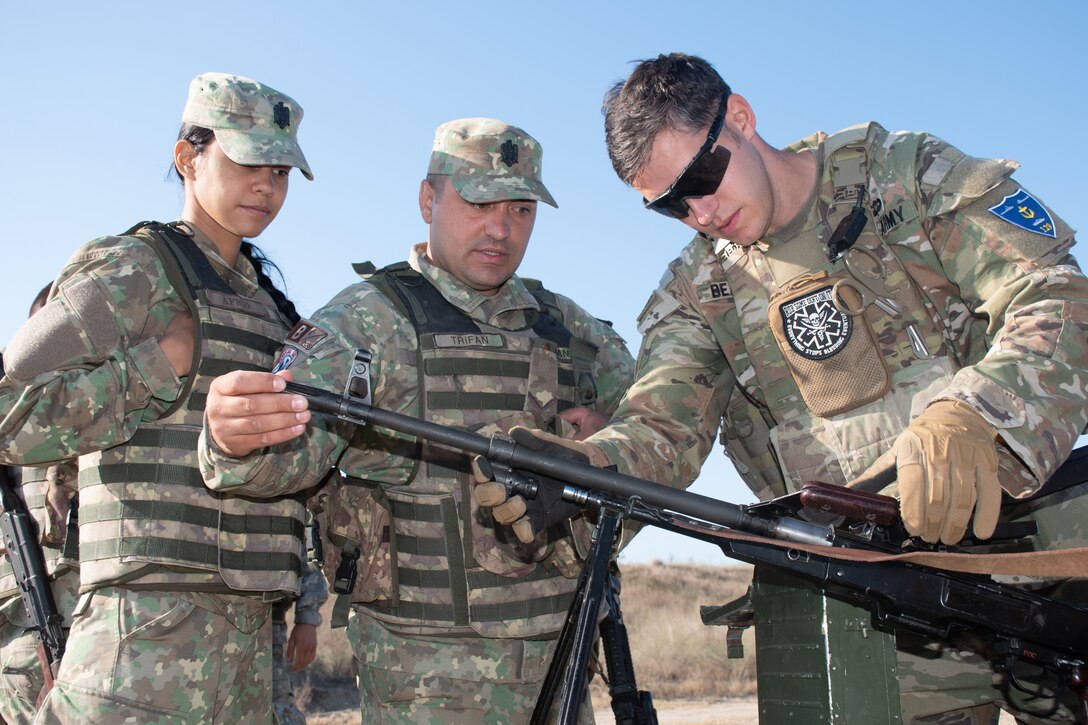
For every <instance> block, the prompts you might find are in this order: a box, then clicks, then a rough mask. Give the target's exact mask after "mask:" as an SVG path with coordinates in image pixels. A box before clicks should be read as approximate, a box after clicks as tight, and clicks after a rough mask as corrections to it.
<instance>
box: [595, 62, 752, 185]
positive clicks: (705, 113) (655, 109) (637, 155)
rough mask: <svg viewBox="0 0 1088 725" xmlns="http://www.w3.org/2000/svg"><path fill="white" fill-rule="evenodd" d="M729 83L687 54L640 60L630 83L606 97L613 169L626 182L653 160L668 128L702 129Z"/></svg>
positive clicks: (606, 132)
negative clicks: (653, 151) (654, 150)
mask: <svg viewBox="0 0 1088 725" xmlns="http://www.w3.org/2000/svg"><path fill="white" fill-rule="evenodd" d="M730 92H731V91H730V89H729V84H727V83H726V82H725V81H724V80H722V77H721V76H720V75H718V72H717V71H716V70H714V67H713V66H712V65H710V63H707V62H706V61H705V60H703V59H702V58H699V57H697V56H694V55H685V54H683V53H669V54H668V55H659V56H657V57H656V58H654V59H653V60H643V61H638V65H637V66H636V67H635V70H634V71H632V73H631V75H630V76H629V77H628V78H627V80H626V81H621V82H619V83H616V84H615V85H614V86H612V88H610V89H609V90H608V92H607V93H606V94H605V96H604V102H603V104H602V106H601V112H602V113H603V114H604V138H605V144H606V145H607V147H608V158H609V159H610V160H611V161H612V168H613V169H615V170H616V174H617V175H618V176H619V177H620V179H621V180H622V181H623V182H624V183H625V184H631V183H632V182H633V181H634V179H635V176H637V175H638V173H639V172H640V171H642V169H643V168H644V167H645V166H646V164H647V163H648V162H649V160H650V151H651V149H652V148H653V143H654V140H655V139H656V138H657V134H658V133H660V132H661V131H662V130H663V129H665V128H670V129H674V130H677V131H684V132H687V133H698V132H700V131H702V130H703V129H705V128H706V127H707V126H709V125H710V124H711V122H712V121H713V120H714V115H715V114H716V113H717V112H718V105H719V103H720V102H721V99H722V96H725V95H729V93H730Z"/></svg>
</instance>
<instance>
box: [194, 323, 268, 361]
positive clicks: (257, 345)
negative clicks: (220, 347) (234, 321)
mask: <svg viewBox="0 0 1088 725" xmlns="http://www.w3.org/2000/svg"><path fill="white" fill-rule="evenodd" d="M204 328H205V329H204V330H203V333H204V336H205V337H206V338H207V339H208V340H216V341H218V342H232V343H235V344H237V345H241V346H242V347H248V348H250V349H252V350H258V351H260V352H263V353H265V354H267V355H274V354H276V353H277V352H278V351H279V349H280V347H282V346H283V340H280V339H274V338H271V337H267V336H265V335H261V334H258V333H256V332H249V331H247V330H238V329H235V328H233V327H227V326H226V325H217V324H214V323H212V324H208V325H204Z"/></svg>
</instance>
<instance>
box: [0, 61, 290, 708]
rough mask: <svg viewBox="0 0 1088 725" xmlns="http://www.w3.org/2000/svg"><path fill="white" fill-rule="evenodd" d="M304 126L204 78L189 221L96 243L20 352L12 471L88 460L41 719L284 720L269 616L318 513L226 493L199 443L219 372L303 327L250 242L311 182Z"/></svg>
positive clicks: (5, 424)
mask: <svg viewBox="0 0 1088 725" xmlns="http://www.w3.org/2000/svg"><path fill="white" fill-rule="evenodd" d="M301 120H302V109H301V108H300V107H299V106H298V104H296V103H295V102H294V101H293V100H292V99H291V98H289V97H288V96H285V95H283V94H282V93H279V92H278V91H275V90H273V89H272V88H269V87H268V86H265V85H262V84H260V83H258V82H256V81H253V80H250V79H248V78H242V77H239V76H233V75H226V74H223V73H205V74H203V75H200V76H198V77H197V78H195V79H194V80H193V82H192V84H191V86H190V89H189V99H188V101H187V103H186V105H185V110H184V112H183V114H182V127H181V132H180V134H179V138H178V140H177V142H176V144H175V145H174V157H173V160H174V167H175V169H176V171H177V173H178V175H179V177H180V178H181V179H182V184H183V186H184V194H185V197H184V198H185V201H184V206H183V208H182V211H181V218H180V220H179V221H175V222H172V223H170V224H160V223H157V222H141V223H140V224H138V225H136V226H135V227H133V228H132V229H130V230H129V231H127V232H125V233H124V234H122V235H120V236H107V237H102V238H99V239H96V240H94V241H92V242H90V243H88V244H86V245H84V246H83V247H82V248H80V249H79V250H78V251H77V252H76V253H75V255H74V256H73V257H72V258H71V259H70V260H69V262H68V264H67V265H66V266H65V267H64V269H62V270H61V273H60V276H59V277H58V278H57V280H56V282H55V283H54V285H53V288H52V296H51V298H50V300H49V302H48V303H47V304H46V305H45V307H44V308H42V309H41V310H40V311H39V312H37V313H36V314H35V315H34V316H33V317H32V318H31V319H30V320H29V321H28V322H27V323H26V324H25V325H24V327H23V328H22V329H21V330H20V331H19V332H18V333H17V334H16V336H15V338H14V340H13V341H12V342H11V344H10V345H9V346H8V348H7V350H6V351H5V355H4V363H5V372H6V375H5V377H4V378H3V380H2V381H0V410H2V411H3V412H4V418H3V420H2V421H0V459H2V460H3V461H4V462H6V463H12V464H43V463H52V462H56V461H62V460H64V459H70V458H73V457H75V456H79V469H80V470H79V502H80V512H79V519H80V520H79V524H80V526H79V554H80V590H81V592H82V594H81V597H80V600H79V603H78V604H77V605H76V607H75V610H74V613H73V615H72V630H71V635H70V638H69V641H68V648H67V651H66V652H65V655H64V658H63V661H62V664H61V668H60V672H59V675H58V678H57V680H56V686H55V687H54V688H53V690H52V691H51V692H50V693H49V696H48V698H47V699H46V701H45V703H44V704H43V706H42V709H41V710H39V712H38V715H37V721H39V722H47V723H54V722H64V723H75V722H79V723H92V722H102V723H118V722H140V723H153V722H268V721H269V720H270V719H271V717H272V701H271V683H272V668H271V653H272V639H271V631H272V626H271V614H270V609H271V606H270V602H271V601H273V600H276V599H279V598H283V597H287V596H294V595H295V594H297V592H298V586H299V578H300V576H301V572H302V565H303V561H302V551H303V547H304V545H303V539H302V533H303V526H304V520H305V517H304V511H303V506H302V504H301V503H300V502H298V501H296V500H294V499H289V498H284V499H267V500H263V501H255V500H252V499H242V498H237V497H223V496H218V495H215V494H212V493H211V492H209V491H208V490H207V489H206V488H205V487H204V486H202V485H201V481H200V474H199V472H198V470H197V465H198V462H197V455H196V444H197V438H198V435H199V430H200V425H201V421H202V419H203V415H204V411H203V408H204V400H205V398H206V395H207V391H208V386H209V385H210V382H211V375H212V374H214V373H215V372H218V371H222V370H223V369H233V368H239V367H240V368H244V369H262V368H266V367H267V366H269V365H271V364H272V362H273V358H272V354H273V353H274V352H275V350H276V349H277V347H278V341H279V340H280V339H282V337H283V334H284V333H285V332H286V331H287V330H289V329H290V327H291V325H293V324H294V323H295V322H296V321H297V320H298V315H297V314H296V313H295V312H294V307H293V306H292V305H291V303H290V302H289V301H287V299H286V298H285V297H284V295H283V293H282V292H280V291H279V290H277V289H275V288H274V287H273V286H272V283H271V281H270V279H269V276H268V274H267V272H266V270H265V269H264V267H265V265H266V264H269V263H268V262H267V260H266V259H265V258H264V257H263V255H262V254H260V252H259V251H258V250H257V249H256V248H255V247H253V245H252V244H251V243H250V242H248V241H245V240H246V239H247V238H252V237H256V236H258V235H259V234H260V233H261V232H263V231H264V230H265V228H266V227H267V226H268V225H269V224H270V223H271V222H272V220H273V219H274V218H275V217H276V215H277V213H278V212H279V210H280V208H281V207H282V205H283V202H284V199H285V198H286V195H287V179H288V174H289V172H290V171H291V168H292V167H297V168H299V169H300V170H301V171H302V173H303V174H304V175H305V176H306V177H307V178H311V174H310V169H309V166H308V165H307V163H306V159H305V157H304V156H303V155H302V151H301V149H300V148H299V146H298V140H297V137H296V131H297V128H298V124H299V122H300V121H301ZM194 484H195V485H194Z"/></svg>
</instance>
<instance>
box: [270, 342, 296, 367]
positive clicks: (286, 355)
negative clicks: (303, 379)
mask: <svg viewBox="0 0 1088 725" xmlns="http://www.w3.org/2000/svg"><path fill="white" fill-rule="evenodd" d="M297 357H298V350H296V349H295V348H293V347H291V346H290V345H287V346H285V347H284V348H283V352H281V353H280V356H279V359H278V360H276V364H275V365H273V366H272V372H274V373H278V372H280V371H281V370H286V369H287V368H289V367H291V363H293V362H294V361H295V358H297Z"/></svg>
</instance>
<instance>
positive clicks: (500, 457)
mask: <svg viewBox="0 0 1088 725" xmlns="http://www.w3.org/2000/svg"><path fill="white" fill-rule="evenodd" d="M284 392H287V393H294V394H296V395H302V396H304V397H305V398H306V399H307V400H308V401H309V403H310V408H311V410H316V411H319V412H321V413H326V414H329V415H334V416H337V417H338V418H342V419H343V420H347V421H350V422H353V423H358V424H362V425H367V424H373V425H377V426H381V427H382V428H389V429H391V430H395V431H399V432H401V433H406V434H408V435H412V436H416V437H418V438H424V439H426V440H429V441H431V442H432V443H438V444H441V445H444V446H449V447H450V448H456V449H458V450H462V451H467V452H469V453H475V454H477V455H481V456H484V457H486V458H488V459H489V460H491V461H495V462H498V463H502V464H505V465H507V466H510V467H511V468H517V469H521V470H525V471H531V472H533V473H538V474H541V475H543V476H548V477H550V478H554V479H556V480H559V481H564V482H566V483H570V484H572V485H575V486H586V487H588V488H592V489H594V490H596V491H601V492H603V493H606V494H609V495H611V496H614V497H617V498H620V499H625V500H630V499H632V498H637V499H639V500H641V501H643V502H645V503H647V504H649V505H651V506H656V507H659V508H662V509H665V510H668V511H674V512H676V513H680V514H684V515H686V516H690V517H692V518H695V519H699V520H702V521H708V522H710V523H713V524H718V525H720V526H727V527H729V528H731V529H736V530H738V531H744V532H747V533H751V534H758V535H760V536H767V537H771V538H775V539H781V540H783V541H792V542H795V543H803V544H808V545H813V546H830V545H831V543H832V541H833V540H834V530H833V529H832V528H831V527H828V526H819V525H816V524H810V523H808V522H805V521H798V520H796V519H790V518H779V517H764V516H755V515H752V514H750V513H749V512H748V511H747V510H746V509H745V508H744V507H743V506H739V505H737V504H734V503H729V502H727V501H720V500H718V499H715V498H710V497H709V496H702V495H700V494H696V493H689V492H687V491H680V490H677V489H674V488H669V487H668V486H662V485H660V484H655V483H650V482H649V481H644V480H642V479H640V478H635V477H634V476H627V475H624V474H622V473H618V472H616V471H609V470H605V469H603V468H597V467H596V466H591V465H589V464H586V463H578V462H577V461H571V460H568V459H564V458H557V457H555V456H550V455H547V454H545V453H540V452H538V451H533V450H530V449H527V448H525V447H523V446H519V445H518V444H517V443H515V442H514V441H513V440H511V439H510V438H507V437H506V436H492V437H491V438H487V437H485V436H481V435H478V434H476V433H472V432H470V431H466V430H460V429H458V428H451V427H449V426H444V425H439V424H437V423H431V422H429V421H424V420H419V419H418V418H413V417H412V416H409V415H402V414H400V413H394V412H392V411H389V410H383V409H381V408H377V407H375V406H372V405H367V404H366V403H362V402H359V401H357V400H354V399H352V398H351V397H350V396H341V395H337V394H335V393H331V392H328V391H325V390H321V389H319V388H314V387H311V386H309V385H301V384H299V383H294V382H288V383H287V389H286V390H285V391H284Z"/></svg>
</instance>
